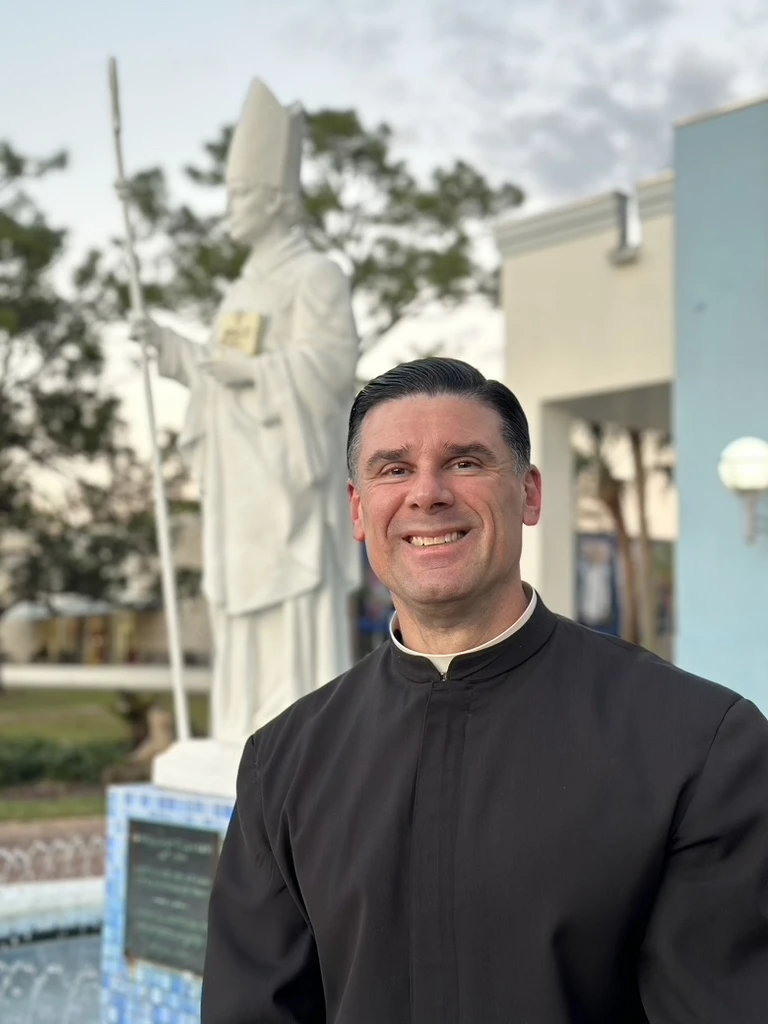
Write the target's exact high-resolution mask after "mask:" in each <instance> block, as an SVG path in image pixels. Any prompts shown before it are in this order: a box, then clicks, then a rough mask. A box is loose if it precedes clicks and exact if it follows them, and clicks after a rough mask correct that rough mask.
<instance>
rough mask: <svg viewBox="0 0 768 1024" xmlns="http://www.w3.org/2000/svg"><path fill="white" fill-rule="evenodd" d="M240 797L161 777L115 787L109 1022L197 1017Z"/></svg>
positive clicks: (160, 1023) (107, 929)
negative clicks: (217, 885)
mask: <svg viewBox="0 0 768 1024" xmlns="http://www.w3.org/2000/svg"><path fill="white" fill-rule="evenodd" d="M203 742H205V741H203ZM181 746H183V745H181ZM206 749H209V748H206ZM209 753H210V750H209ZM176 756H177V758H178V756H179V755H178V754H177V755H176ZM171 760H172V761H173V759H171ZM174 763H176V764H177V767H178V762H174ZM231 786H232V793H233V794H234V781H232V783H231ZM233 803H234V799H233V796H226V795H215V794H211V793H208V794H201V793H194V792H183V791H181V790H177V791H174V790H171V789H167V788H164V787H161V786H158V785H155V784H152V785H136V786H113V787H111V788H110V790H109V802H108V812H107V813H108V818H107V866H106V876H107V877H106V904H105V913H104V928H103V935H102V985H103V998H102V1004H103V1015H102V1020H103V1022H105V1024H199V1021H200V991H201V970H202V960H203V955H204V949H205V930H206V926H207V901H208V894H209V892H210V883H211V881H212V877H213V872H214V870H215V866H216V861H217V859H218V852H219V848H220V845H221V841H222V839H223V837H224V834H225V832H226V829H227V826H228V824H229V819H230V816H231V813H232V807H233Z"/></svg>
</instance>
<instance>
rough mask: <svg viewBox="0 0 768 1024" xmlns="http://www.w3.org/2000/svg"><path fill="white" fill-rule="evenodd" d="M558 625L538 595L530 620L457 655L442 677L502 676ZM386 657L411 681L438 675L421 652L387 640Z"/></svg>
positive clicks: (480, 679) (535, 649) (478, 679)
mask: <svg viewBox="0 0 768 1024" xmlns="http://www.w3.org/2000/svg"><path fill="white" fill-rule="evenodd" d="M556 625H557V616H556V615H555V614H554V613H553V612H551V611H550V610H549V608H547V607H546V605H545V604H544V602H543V601H542V600H541V595H540V594H537V601H536V607H535V608H534V611H533V614H532V615H531V617H530V619H528V621H527V622H526V623H525V625H523V626H521V628H520V629H518V630H517V631H516V632H514V633H513V634H512V635H511V636H509V637H507V639H506V640H502V641H500V642H499V643H497V644H494V645H493V646H492V647H485V648H483V649H481V650H479V651H474V652H472V653H470V654H457V655H456V656H455V657H454V659H453V661H452V662H451V664H450V666H449V668H448V672H447V673H446V676H445V678H447V679H449V680H451V681H452V682H459V681H462V682H468V683H482V682H486V681H488V680H491V679H495V678H496V677H497V676H501V675H504V674H505V673H507V672H510V671H512V669H515V668H517V667H518V666H520V665H522V664H523V662H525V661H527V660H528V659H529V658H532V657H533V655H534V654H536V653H537V652H538V651H540V650H541V648H542V647H543V646H544V644H545V643H546V642H547V641H548V640H549V638H550V637H551V636H552V633H553V632H554V629H555V626H556ZM385 643H386V644H387V646H388V647H389V651H388V656H389V657H390V658H392V659H393V660H394V662H395V664H396V665H397V668H398V669H399V671H400V672H401V673H402V674H403V675H404V676H405V677H406V678H407V679H410V680H411V681H412V682H415V683H433V682H435V681H436V680H438V679H440V678H441V674H440V672H439V671H438V670H437V669H436V668H435V666H434V665H433V664H432V662H431V661H430V660H429V659H428V658H425V657H424V656H423V655H420V654H410V653H408V652H407V651H405V650H402V649H400V648H398V647H396V646H395V644H393V643H392V640H391V639H389V640H386V641H385Z"/></svg>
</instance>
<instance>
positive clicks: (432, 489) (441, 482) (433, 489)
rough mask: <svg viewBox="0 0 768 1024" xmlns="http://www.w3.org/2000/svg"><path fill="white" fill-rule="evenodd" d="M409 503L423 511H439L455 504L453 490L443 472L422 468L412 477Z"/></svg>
mask: <svg viewBox="0 0 768 1024" xmlns="http://www.w3.org/2000/svg"><path fill="white" fill-rule="evenodd" d="M408 504H409V505H410V507H411V508H414V509H416V508H417V509H420V510H421V511H422V512H438V511H440V509H443V508H449V507H450V506H451V505H452V504H453V492H452V491H451V489H450V487H448V481H447V480H446V479H445V476H444V475H443V474H442V473H440V472H436V471H432V470H420V471H419V472H418V473H414V475H413V477H412V478H411V490H410V493H409V495H408Z"/></svg>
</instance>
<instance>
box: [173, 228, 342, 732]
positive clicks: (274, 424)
mask: <svg viewBox="0 0 768 1024" xmlns="http://www.w3.org/2000/svg"><path fill="white" fill-rule="evenodd" d="M238 329H239V330H240V333H241V335H242V336H243V338H244V339H245V341H246V343H248V342H249V341H250V342H253V346H252V347H255V352H254V354H253V355H251V356H249V359H250V363H251V372H252V379H253V386H252V387H247V388H232V387H227V386H224V385H222V384H221V383H219V382H217V381H215V380H213V379H212V378H211V377H210V376H209V375H208V374H207V373H206V372H204V370H202V369H201V368H200V365H199V364H200V362H201V361H202V360H205V359H210V358H211V357H212V356H213V355H214V354H215V353H217V352H220V349H221V346H222V344H224V343H225V342H227V341H228V340H230V339H231V337H232V332H233V330H234V331H235V333H237V330H238ZM357 352H358V339H357V334H356V331H355V325H354V320H353V316H352V312H351V305H350V295H349V287H348V283H347V280H346V277H345V275H344V274H343V272H342V271H341V269H340V268H339V267H338V266H337V265H336V264H335V263H333V262H332V261H331V260H329V259H328V258H327V257H326V256H324V255H322V254H321V253H319V252H317V251H316V250H314V249H313V248H312V247H311V246H310V245H309V243H308V242H307V241H306V239H305V238H304V236H303V235H302V234H301V233H299V232H292V233H291V234H290V235H289V236H288V237H287V238H286V239H285V240H284V241H283V242H282V243H281V244H279V245H277V246H275V247H273V248H272V250H271V251H270V252H269V253H268V254H267V255H261V256H258V257H257V255H256V254H255V253H254V254H253V255H252V256H251V258H250V259H249V260H248V262H247V263H246V265H245V266H244V268H243V272H242V275H241V276H240V278H239V279H238V280H237V281H235V282H234V283H233V284H232V286H231V287H230V289H229V291H228V293H227V295H226V296H225V298H224V300H223V302H222V305H221V308H220V309H219V311H218V315H217V317H216V321H215V324H214V327H213V331H212V336H211V339H210V343H209V344H208V345H199V344H196V343H194V342H191V341H189V340H187V339H185V338H182V337H180V336H179V335H178V334H176V333H175V332H173V331H171V330H169V329H166V330H165V331H164V335H163V340H162V345H161V350H160V353H159V363H158V368H159V371H160V373H161V374H162V375H163V376H166V377H172V378H174V379H176V380H177V381H180V382H181V383H182V384H184V385H185V386H186V387H188V388H189V389H190V400H189V405H188V408H187V413H186V418H185V421H184V425H183V428H182V431H181V434H180V437H179V444H180V449H181V452H182V454H183V455H184V456H185V458H186V459H187V461H188V463H189V464H190V466H191V468H192V472H193V475H194V477H195V479H196V480H197V481H198V483H199V486H200V490H201V497H202V515H203V591H204V593H205V596H206V597H207V599H208V601H209V602H210V607H211V613H212V622H213V633H214V645H215V664H214V675H213V681H212V692H211V735H212V736H213V737H214V738H215V739H217V740H220V741H223V742H227V743H232V742H235V743H238V742H241V741H242V739H243V738H244V737H245V736H247V735H248V734H249V733H250V732H252V731H253V730H254V729H256V728H258V727H259V726H260V725H262V724H263V723H264V722H267V721H269V719H271V718H273V717H274V716H275V715H276V714H278V713H279V712H280V711H282V710H283V709H284V708H285V707H287V706H288V705H289V704H290V703H292V702H293V701H294V700H295V699H296V698H297V697H300V696H301V695H303V694H305V693H307V692H309V691H311V690H313V689H315V688H316V687H318V686H320V685H322V684H323V683H326V682H328V680H329V679H333V678H334V677H335V676H337V675H339V674H340V673H341V672H343V671H344V670H345V669H347V668H348V667H349V665H350V660H351V636H350V632H351V631H350V623H349V616H348V598H349V594H350V591H351V590H352V589H354V588H355V587H356V586H357V585H358V583H359V573H360V568H359V565H360V554H359V546H358V545H357V544H356V542H355V541H354V540H353V538H352V531H351V524H350V519H349V512H348V508H347V497H346V470H345V458H344V446H345V436H346V426H347V416H348V413H349V407H350V404H351V401H352V398H353V396H354V391H353V389H354V371H355V366H356V361H357ZM218 357H219V358H227V355H226V347H225V349H224V354H220V355H219V356H218Z"/></svg>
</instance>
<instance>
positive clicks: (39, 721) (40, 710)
mask: <svg viewBox="0 0 768 1024" xmlns="http://www.w3.org/2000/svg"><path fill="white" fill-rule="evenodd" d="M154 696H155V703H157V704H159V705H161V706H162V707H166V708H168V709H169V710H172V709H173V699H172V696H171V694H169V693H165V694H157V695H154ZM117 703H118V695H117V694H115V693H113V692H102V691H88V690H86V691H83V690H65V689H51V690H31V689H30V690H21V689H19V690H0V745H2V743H3V741H4V740H6V739H15V740H27V739H30V740H31V739H41V740H51V741H57V742H61V743H67V744H81V743H82V744H86V743H91V742H96V741H99V740H108V741H118V742H119V741H121V740H129V739H130V732H129V729H128V726H127V724H126V723H125V722H124V721H123V720H122V719H121V717H120V715H119V714H118V713H117ZM189 712H190V719H191V725H192V731H193V733H194V734H195V735H198V736H205V735H207V733H208V698H207V697H206V696H204V695H200V694H192V695H190V697H189ZM104 804H105V801H104V793H103V791H101V789H100V787H98V786H91V787H83V786H82V785H78V784H72V785H71V786H64V785H62V786H61V787H60V790H59V791H57V792H55V793H51V792H50V787H46V786H41V790H40V793H39V795H38V794H36V793H35V792H34V791H32V792H21V793H17V792H14V789H13V787H12V788H10V789H0V822H10V821H33V820H39V819H45V818H68V817H90V816H91V815H103V813H104Z"/></svg>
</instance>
